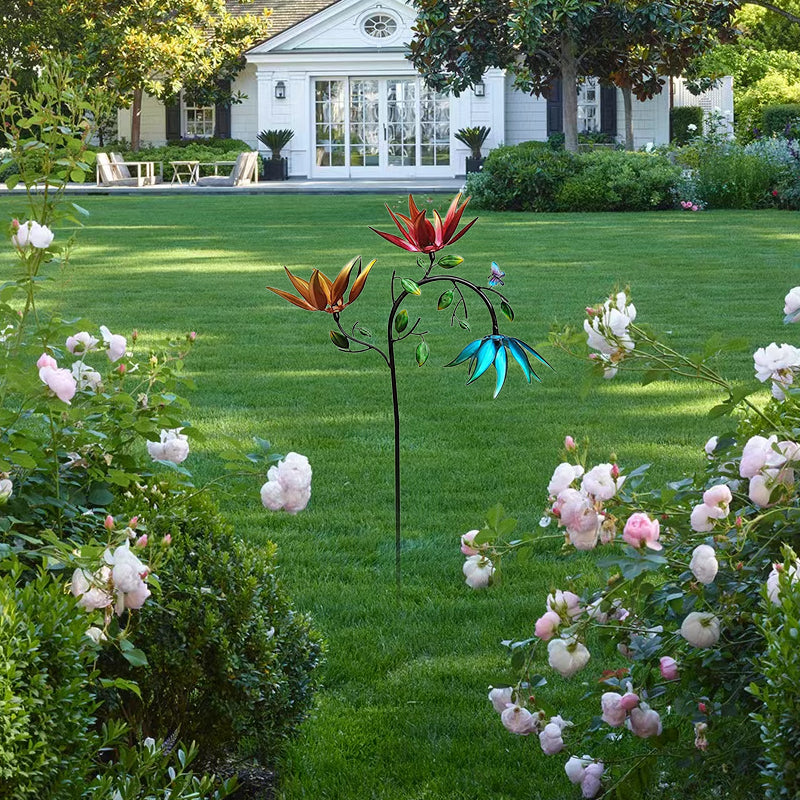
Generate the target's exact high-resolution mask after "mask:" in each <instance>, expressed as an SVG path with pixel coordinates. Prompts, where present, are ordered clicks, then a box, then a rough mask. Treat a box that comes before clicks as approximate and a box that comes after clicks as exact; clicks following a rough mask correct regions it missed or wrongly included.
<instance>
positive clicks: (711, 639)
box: [681, 611, 720, 648]
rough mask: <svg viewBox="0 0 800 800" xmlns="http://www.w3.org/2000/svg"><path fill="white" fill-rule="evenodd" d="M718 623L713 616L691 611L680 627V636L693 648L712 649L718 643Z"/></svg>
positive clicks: (703, 612)
mask: <svg viewBox="0 0 800 800" xmlns="http://www.w3.org/2000/svg"><path fill="white" fill-rule="evenodd" d="M719 629H720V622H719V619H718V618H717V617H715V616H714V615H713V614H709V613H708V612H705V611H692V612H691V614H688V615H687V617H686V619H685V620H684V621H683V624H682V625H681V636H683V638H684V639H686V641H687V642H689V644H691V645H693V646H694V647H703V648H705V647H713V646H714V645H715V644H716V643H717V642H718V641H719Z"/></svg>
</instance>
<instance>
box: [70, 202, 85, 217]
mask: <svg viewBox="0 0 800 800" xmlns="http://www.w3.org/2000/svg"><path fill="white" fill-rule="evenodd" d="M71 205H72V207H73V208H74V209H75V210H76V211H77V212H78V213H79V214H82V215H83V216H84V217H88V216H89V212H88V211H87V210H86V209H85V208H84V207H83V206H79V205H78V204H77V203H71Z"/></svg>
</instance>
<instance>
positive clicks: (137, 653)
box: [122, 647, 147, 667]
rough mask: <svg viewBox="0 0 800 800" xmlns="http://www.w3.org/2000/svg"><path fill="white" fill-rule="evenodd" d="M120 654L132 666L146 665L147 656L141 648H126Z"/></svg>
mask: <svg viewBox="0 0 800 800" xmlns="http://www.w3.org/2000/svg"><path fill="white" fill-rule="evenodd" d="M122 656H123V658H124V659H125V660H126V661H127V662H128V663H129V664H130V665H131V666H132V667H146V666H147V656H146V655H145V654H144V653H143V652H142V651H141V650H137V649H136V648H135V647H134V648H133V649H132V650H126V651H125V652H123V654H122Z"/></svg>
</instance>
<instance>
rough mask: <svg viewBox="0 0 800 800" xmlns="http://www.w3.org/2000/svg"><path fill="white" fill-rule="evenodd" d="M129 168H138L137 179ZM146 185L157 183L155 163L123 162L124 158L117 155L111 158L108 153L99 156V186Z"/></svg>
mask: <svg viewBox="0 0 800 800" xmlns="http://www.w3.org/2000/svg"><path fill="white" fill-rule="evenodd" d="M129 166H136V167H137V176H136V177H135V178H134V177H133V176H132V175H131V173H130V170H129V169H128V167H129ZM143 170H144V174H142V171H143ZM146 183H155V165H154V162H152V161H123V160H122V157H121V156H119V155H116V154H112V155H111V156H109V155H108V154H107V153H98V154H97V185H98V186H144V185H145V184H146Z"/></svg>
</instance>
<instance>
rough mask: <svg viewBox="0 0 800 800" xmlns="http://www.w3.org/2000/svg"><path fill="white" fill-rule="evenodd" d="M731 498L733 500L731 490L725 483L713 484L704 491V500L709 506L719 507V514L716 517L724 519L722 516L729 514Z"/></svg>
mask: <svg viewBox="0 0 800 800" xmlns="http://www.w3.org/2000/svg"><path fill="white" fill-rule="evenodd" d="M731 500H733V496H732V495H731V490H730V489H729V488H728V487H727V486H726V485H725V484H724V483H721V484H719V485H718V486H712V487H711V488H710V489H707V490H706V491H705V492H703V502H704V503H705V504H706V505H707V506H711V507H712V508H714V509H717V513H718V514H719V516H717V517H716V519H722V517H727V516H728V511H729V506H730V503H731Z"/></svg>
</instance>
